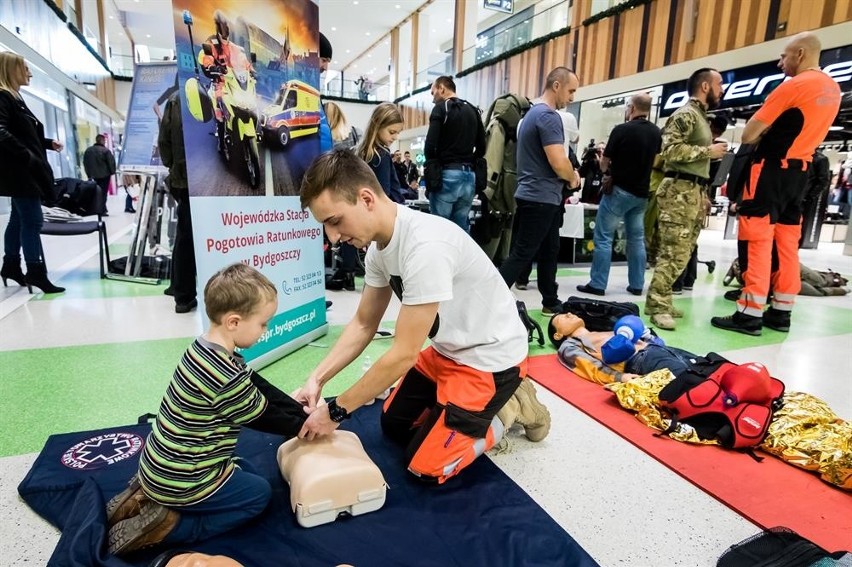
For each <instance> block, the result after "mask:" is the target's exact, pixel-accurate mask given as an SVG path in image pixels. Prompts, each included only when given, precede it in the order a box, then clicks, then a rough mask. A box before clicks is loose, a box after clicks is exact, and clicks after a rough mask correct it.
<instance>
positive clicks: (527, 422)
mask: <svg viewBox="0 0 852 567" xmlns="http://www.w3.org/2000/svg"><path fill="white" fill-rule="evenodd" d="M515 397H516V398H517V399H518V404H519V408H518V415H517V417H516V418H515V421H516V422H517V423H520V424H521V425H523V426H524V432H525V433H526V435H527V439H529V440H530V441H535V442H538V441H541V440H542V439H544V438H545V437H547V434H548V433H550V412H549V411H548V410H547V408H546V407H544V404H542V403H541V402H540V401H538V398H537V397H536V392H535V386H533V383H532V380H530V379H529V378H525V379H523V380H522V381H521V385H520V386H518V389H517V390H516V391H515Z"/></svg>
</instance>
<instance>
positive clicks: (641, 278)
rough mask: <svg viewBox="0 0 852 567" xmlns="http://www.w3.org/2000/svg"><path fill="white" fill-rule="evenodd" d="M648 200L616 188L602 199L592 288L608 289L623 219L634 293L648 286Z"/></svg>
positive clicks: (595, 236) (596, 220) (599, 210)
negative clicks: (615, 240) (615, 242)
mask: <svg viewBox="0 0 852 567" xmlns="http://www.w3.org/2000/svg"><path fill="white" fill-rule="evenodd" d="M647 206H648V199H643V198H641V197H637V196H635V195H633V194H631V193H628V192H627V191H625V190H624V189H622V188H621V187H617V186H616V187H613V188H612V194H610V195H603V196H602V197H601V202H600V205H599V206H598V214H597V217H596V218H595V235H594V241H595V251H594V254H593V256H592V273H591V281H590V282H589V285H591V286H592V287H594V288H596V289H606V285H607V282H608V281H609V267H610V264H611V263H612V238H613V235H614V234H615V229H616V228H617V227H618V222H619V221H620V220H622V219H624V230H625V232H626V233H627V282H628V285H629V286H630V287H631V288H633V289H639V290H641V289H642V287H644V285H645V208H646V207H647Z"/></svg>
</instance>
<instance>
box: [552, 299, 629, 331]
mask: <svg viewBox="0 0 852 567" xmlns="http://www.w3.org/2000/svg"><path fill="white" fill-rule="evenodd" d="M562 313H573V314H574V315H576V316H577V317H579V318H580V319H582V320H583V323H585V324H586V328H587V329H588V330H590V331H612V328H613V327H614V326H615V322H616V321H618V320H619V319H621V318H622V317H624V316H625V315H636V316H637V317H638V316H639V306H638V305H636V304H635V303H629V302H623V303H621V302H617V301H603V300H598V299H587V298H585V297H576V296H573V295H572V296H571V297H569V298H568V300H567V301H565V302H564V303H563V304H562Z"/></svg>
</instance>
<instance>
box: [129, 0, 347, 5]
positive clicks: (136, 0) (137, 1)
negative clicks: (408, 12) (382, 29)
mask: <svg viewBox="0 0 852 567" xmlns="http://www.w3.org/2000/svg"><path fill="white" fill-rule="evenodd" d="M136 1H137V2H138V1H139V0H136ZM352 3H353V4H355V5H356V6H357V5H358V0H352Z"/></svg>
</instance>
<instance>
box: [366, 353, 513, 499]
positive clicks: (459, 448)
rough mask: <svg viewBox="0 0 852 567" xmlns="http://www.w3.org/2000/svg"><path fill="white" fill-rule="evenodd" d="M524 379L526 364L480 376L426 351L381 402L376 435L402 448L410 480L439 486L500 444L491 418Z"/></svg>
mask: <svg viewBox="0 0 852 567" xmlns="http://www.w3.org/2000/svg"><path fill="white" fill-rule="evenodd" d="M526 373H527V359H526V358H525V359H524V360H523V361H522V362H521V363H520V364H518V365H517V366H512V367H510V368H507V369H506V370H502V371H500V372H485V371H482V370H477V369H475V368H471V367H469V366H465V365H463V364H459V363H457V362H455V361H453V360H450V359H449V358H447V357H445V356H443V355H442V354H440V353H438V352H437V351H436V350H435V349H434V348H433V347H431V346H430V347H428V348H426V349H424V350H423V351H421V352H420V355H419V356H418V358H417V362H416V363H415V365H414V367H413V368H412V369H411V370H409V371H408V373H407V374H406V375H405V376H404V377H403V379H402V380H401V381H400V383H399V385H398V386H397V387H396V388H395V389H394V390H393V392H392V393H391V395H390V397H388V399H387V400H385V404H384V408H383V410H382V420H381V423H382V430H383V431H384V433H385V434H386V435H387V436H388V437H390V438H391V439H394V440H395V441H397V442H399V443H402V444H404V445H405V446H406V452H405V459H406V463H407V466H408V470H409V471H410V472H411V473H412V474H414V475H415V476H418V477H420V478H421V479H423V480H427V481H433V482H437V483H439V484H442V483H444V482H445V481H446V480H447V479H449V478H451V477H453V476H455V475H456V474H458V473H459V472H460V471H461V470H462V469H464V468H465V467H467V466H468V465H470V464H471V463H472V462H473V461H474V460H475V459H476V458H477V457H478V456H479V455H481V454H482V453H484V452H485V451H487V450H488V449H490V448H491V447H493V446H494V444H495V443H497V442H498V441H500V439H501V438H502V436H503V424H502V423H501V422H500V420H499V419H498V418H497V412H498V411H500V409H502V408H503V406H504V405H505V404H506V402H507V401H509V398H511V397H512V394H514V393H515V390H517V388H518V386H519V385H520V384H521V380H522V379H523V378H524V377H525V376H526Z"/></svg>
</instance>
